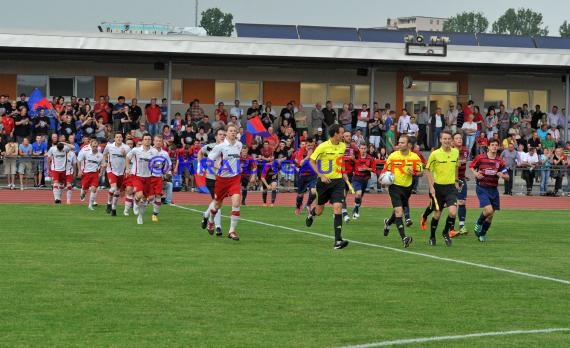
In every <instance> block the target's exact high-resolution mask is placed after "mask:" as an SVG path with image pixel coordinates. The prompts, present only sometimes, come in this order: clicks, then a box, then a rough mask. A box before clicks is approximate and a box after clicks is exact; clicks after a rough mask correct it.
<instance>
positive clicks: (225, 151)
mask: <svg viewBox="0 0 570 348" xmlns="http://www.w3.org/2000/svg"><path fill="white" fill-rule="evenodd" d="M241 149H242V143H241V142H240V141H239V140H238V139H237V128H236V126H235V125H233V124H230V125H228V126H227V127H226V139H225V140H224V141H223V142H222V143H221V144H218V145H216V146H214V148H213V149H212V151H210V154H208V158H209V159H210V160H212V161H214V162H215V161H216V160H218V159H219V158H221V159H222V160H223V162H222V166H221V167H220V169H219V170H218V172H217V174H216V185H215V188H214V201H212V202H211V203H210V206H209V207H208V208H209V211H208V212H206V214H207V218H208V226H207V228H208V231H211V230H213V229H214V217H215V216H216V214H217V213H218V210H219V209H220V208H221V207H222V204H223V201H224V198H226V197H230V199H231V201H232V215H231V218H230V230H229V233H228V238H230V239H232V240H235V241H238V240H239V236H238V234H237V231H236V228H237V224H238V221H239V217H240V208H241V206H240V204H241V185H240V184H241V175H240V170H241V168H240V160H239V159H240V155H241Z"/></svg>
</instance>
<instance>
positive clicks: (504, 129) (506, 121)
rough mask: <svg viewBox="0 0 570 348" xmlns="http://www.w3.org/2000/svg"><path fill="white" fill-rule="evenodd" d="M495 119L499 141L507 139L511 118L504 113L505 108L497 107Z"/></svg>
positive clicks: (502, 106)
mask: <svg viewBox="0 0 570 348" xmlns="http://www.w3.org/2000/svg"><path fill="white" fill-rule="evenodd" d="M497 119H498V122H499V135H500V137H501V140H503V139H505V138H506V137H507V135H508V132H509V128H510V127H511V117H510V115H509V113H508V112H506V111H505V106H504V105H503V104H501V105H500V106H499V113H498V114H497Z"/></svg>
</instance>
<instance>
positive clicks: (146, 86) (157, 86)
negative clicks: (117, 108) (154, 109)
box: [138, 80, 166, 100]
mask: <svg viewBox="0 0 570 348" xmlns="http://www.w3.org/2000/svg"><path fill="white" fill-rule="evenodd" d="M138 96H139V99H141V100H151V99H152V98H156V99H158V100H160V99H162V98H163V97H166V93H164V81H162V80H139V94H138Z"/></svg>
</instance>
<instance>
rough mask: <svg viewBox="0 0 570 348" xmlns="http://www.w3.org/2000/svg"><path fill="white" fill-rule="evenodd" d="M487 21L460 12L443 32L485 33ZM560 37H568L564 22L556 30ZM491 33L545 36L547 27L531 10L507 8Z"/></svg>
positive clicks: (480, 15) (568, 26)
mask: <svg viewBox="0 0 570 348" xmlns="http://www.w3.org/2000/svg"><path fill="white" fill-rule="evenodd" d="M488 29H489V20H488V19H487V18H486V17H485V15H484V14H483V13H482V12H475V11H471V12H462V13H458V14H457V15H455V16H453V17H451V18H449V19H448V20H447V21H446V22H445V23H444V25H443V31H445V32H451V33H476V34H478V33H485V32H487V30H488ZM558 32H559V33H560V36H561V37H570V23H568V21H564V23H562V25H561V26H560V28H559V29H558ZM491 33H494V34H506V35H522V36H547V35H548V27H547V26H545V25H544V23H543V22H542V13H539V12H535V11H533V10H531V9H525V8H519V9H518V10H515V9H514V8H509V9H508V10H506V11H505V13H504V14H503V15H502V16H501V17H499V18H498V19H497V20H496V21H495V22H494V23H493V25H492V26H491Z"/></svg>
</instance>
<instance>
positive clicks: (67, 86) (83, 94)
mask: <svg viewBox="0 0 570 348" xmlns="http://www.w3.org/2000/svg"><path fill="white" fill-rule="evenodd" d="M35 88H38V89H39V90H40V92H41V93H42V94H43V95H44V96H46V97H48V98H49V97H54V96H55V97H58V96H62V97H66V98H67V99H69V98H70V97H71V96H74V95H75V96H78V97H79V98H93V96H94V91H95V82H94V78H93V76H46V75H18V76H17V78H16V91H17V94H18V95H20V94H22V93H25V94H26V95H30V94H31V93H32V91H33V90H34V89H35Z"/></svg>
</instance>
